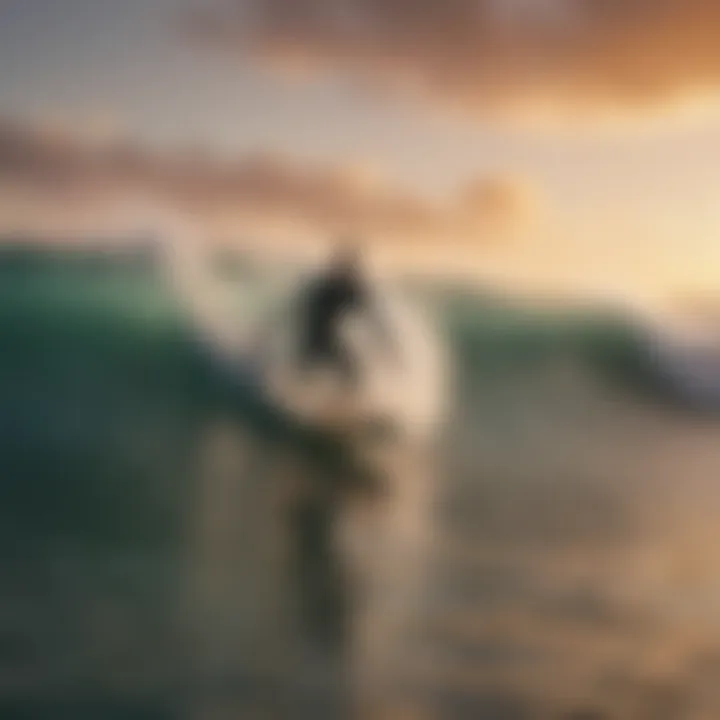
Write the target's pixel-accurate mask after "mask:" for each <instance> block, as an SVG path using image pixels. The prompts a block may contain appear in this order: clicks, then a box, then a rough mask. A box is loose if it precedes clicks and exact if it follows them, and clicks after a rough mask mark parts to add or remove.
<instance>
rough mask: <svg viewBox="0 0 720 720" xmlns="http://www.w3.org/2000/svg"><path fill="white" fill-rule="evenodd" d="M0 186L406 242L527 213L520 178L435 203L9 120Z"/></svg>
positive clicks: (2, 135)
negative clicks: (139, 201)
mask: <svg viewBox="0 0 720 720" xmlns="http://www.w3.org/2000/svg"><path fill="white" fill-rule="evenodd" d="M0 192H2V193H4V194H5V196H7V195H8V194H9V193H11V192H12V193H13V194H14V195H15V196H22V197H23V198H25V199H26V200H27V199H28V198H31V199H34V201H35V202H39V203H46V204H47V205H48V206H49V205H50V204H55V205H57V204H58V203H60V204H62V205H64V206H66V207H67V206H69V207H71V208H72V207H78V208H82V207H88V206H92V205H93V204H95V205H99V204H101V203H103V202H105V201H108V200H109V201H112V200H113V199H122V198H123V197H127V196H133V197H137V196H139V195H140V196H145V197H147V198H149V199H154V200H158V201H160V202H162V203H163V204H164V205H166V206H175V207H179V208H182V209H183V210H185V211H188V212H193V213H195V214H196V216H198V217H200V218H204V219H206V220H210V221H212V220H217V219H218V218H228V217H232V218H234V219H236V220H240V221H245V222H250V221H257V222H261V223H262V222H264V221H265V222H267V223H275V224H277V223H286V224H287V223H289V224H293V223H295V224H296V225H298V224H299V225H303V226H304V227H306V228H308V229H312V230H313V231H323V232H326V231H335V230H340V229H343V230H345V229H353V230H356V231H361V232H369V233H373V234H380V235H387V236H391V237H398V238H408V239H417V238H420V239H428V238H429V239H432V238H437V237H447V236H455V237H459V236H463V237H465V236H469V237H471V238H476V239H477V238H480V237H482V236H483V233H487V232H489V231H496V230H497V229H498V228H499V227H500V226H507V225H513V224H514V223H515V222H518V221H520V220H521V219H523V218H524V216H525V214H526V212H527V208H526V206H525V205H524V204H523V203H522V202H521V200H520V196H521V190H520V183H519V181H511V180H510V179H502V178H482V179H478V180H476V181H474V182H473V183H472V184H471V185H470V186H469V187H468V188H467V189H466V190H464V191H461V192H460V193H459V195H458V196H457V197H456V198H451V199H450V200H449V201H448V202H447V203H435V202H431V201H430V200H428V199H427V198H424V197H422V196H421V195H419V194H417V193H413V192H411V191H409V190H407V189H404V188H400V187H394V186H392V185H390V184H388V183H380V182H375V181H372V179H371V178H370V179H369V178H368V176H367V172H363V171H362V169H353V168H343V167H341V168H331V167H330V168H328V167H315V166H301V165H298V164H295V163H293V162H291V161H290V160H288V159H287V158H284V157H279V156H271V155H254V156H252V155H250V156H244V157H236V158H223V159H219V158H216V157H211V156H209V155H206V154H204V153H202V152H198V151H192V152H191V151H187V152H177V153H160V152H157V151H154V150H151V149H149V148H146V147H143V146H142V145H140V144H137V143H134V142H131V141H118V140H108V141H106V142H98V141H97V140H96V139H92V140H87V139H85V138H84V137H83V136H82V135H78V136H74V135H71V134H68V133H67V132H66V131H58V130H57V129H55V130H53V131H46V130H42V129H40V128H37V127H30V126H25V125H20V124H16V123H12V122H8V121H5V122H3V121H0Z"/></svg>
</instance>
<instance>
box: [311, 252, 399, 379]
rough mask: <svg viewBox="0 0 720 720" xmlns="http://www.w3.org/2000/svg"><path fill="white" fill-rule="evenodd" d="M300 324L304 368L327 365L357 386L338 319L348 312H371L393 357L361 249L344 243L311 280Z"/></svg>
mask: <svg viewBox="0 0 720 720" xmlns="http://www.w3.org/2000/svg"><path fill="white" fill-rule="evenodd" d="M303 302H304V306H303V312H302V313H301V318H302V324H303V326H302V327H301V328H300V364H301V367H302V368H303V369H309V368H310V367H313V366H318V365H320V366H322V365H326V366H328V367H331V368H334V369H336V370H338V371H339V373H340V375H341V377H342V378H343V380H344V382H345V383H346V384H347V385H348V386H350V387H352V388H353V389H354V388H356V387H357V385H358V382H359V379H360V371H359V367H358V363H357V360H356V358H355V357H354V355H353V353H352V351H351V349H350V348H348V347H347V346H346V344H345V343H344V342H343V340H342V337H341V331H340V327H341V322H342V320H343V319H344V318H345V317H346V316H347V315H348V314H349V313H356V312H358V313H367V314H369V315H371V316H372V319H373V321H374V322H373V325H374V327H375V329H376V330H377V332H378V335H379V338H380V341H381V344H382V346H383V348H384V349H385V350H386V351H389V353H392V354H393V357H395V351H396V349H397V348H396V345H395V342H394V338H393V337H392V334H391V333H390V330H389V328H388V327H387V325H386V323H385V321H384V318H383V317H382V314H381V312H380V311H379V308H377V306H376V304H375V302H374V298H373V297H372V291H371V289H370V287H369V286H368V283H367V281H366V278H365V277H364V275H363V272H362V268H361V256H360V250H359V248H358V247H357V245H355V244H354V243H343V244H342V245H341V246H340V247H339V248H338V250H336V252H335V254H334V256H333V258H332V259H331V261H330V267H329V268H328V270H327V271H326V272H325V273H324V274H322V275H321V276H320V277H318V278H316V279H315V280H314V281H313V282H311V283H310V285H309V287H308V288H307V290H306V294H305V297H304V300H303Z"/></svg>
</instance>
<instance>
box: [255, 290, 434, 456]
mask: <svg viewBox="0 0 720 720" xmlns="http://www.w3.org/2000/svg"><path fill="white" fill-rule="evenodd" d="M301 292H302V287H300V288H298V289H297V290H296V291H295V292H294V293H290V294H289V295H288V296H287V297H285V298H283V300H282V301H281V303H280V307H279V308H277V309H274V311H273V313H272V316H273V319H272V320H266V319H261V321H260V326H261V327H262V328H263V333H262V340H261V341H260V342H259V343H258V352H259V353H260V356H261V357H262V360H260V361H259V362H258V363H257V365H258V368H259V381H260V383H261V385H262V388H263V391H264V393H265V395H266V396H267V397H268V398H269V399H270V400H271V401H272V402H273V403H275V404H276V405H277V406H278V407H280V408H282V409H283V411H284V412H285V413H287V414H288V415H290V416H292V417H293V418H295V419H296V420H297V421H299V422H302V423H306V424H308V425H311V426H313V427H316V428H318V429H321V430H323V431H325V432H328V433H332V434H334V435H337V436H341V437H345V438H348V439H351V440H352V441H354V442H358V443H363V444H375V445H379V444H387V443H398V442H402V441H404V440H407V439H409V438H410V437H412V436H413V435H417V432H418V431H420V426H423V425H424V424H427V422H428V421H430V420H433V419H435V418H436V416H437V415H438V414H439V413H440V399H441V394H442V393H441V390H440V387H439V382H438V381H439V379H440V373H441V369H440V366H439V363H438V362H437V360H438V358H437V355H438V353H437V349H438V348H437V339H436V338H434V337H433V335H432V333H431V332H430V331H429V329H428V328H427V327H425V326H423V327H421V325H422V323H421V319H420V317H419V314H418V313H417V312H416V311H414V309H413V307H412V306H411V304H410V303H409V302H408V301H407V300H406V299H405V298H403V297H402V296H401V295H399V294H398V293H396V292H392V291H391V290H390V289H388V288H385V287H383V286H380V285H378V286H375V287H373V289H372V292H373V293H374V294H375V296H374V298H373V300H374V302H375V303H376V306H377V307H378V309H379V311H380V312H382V313H383V314H384V321H385V324H386V326H387V327H389V329H390V332H391V333H392V334H393V337H394V338H395V340H396V342H395V346H396V349H397V354H396V356H395V357H394V358H392V359H390V358H389V357H388V353H387V349H386V348H383V347H381V346H380V343H379V342H378V338H377V335H376V333H375V332H374V330H375V329H374V328H373V326H372V324H373V318H372V317H371V316H369V315H366V314H365V313H362V312H359V313H354V314H352V315H348V316H347V317H346V318H345V319H343V320H342V322H341V326H340V333H341V342H344V343H345V344H346V347H347V350H348V352H350V353H352V355H353V358H354V360H355V362H356V364H357V366H358V368H359V380H358V383H357V385H356V386H355V387H354V388H349V387H348V386H347V384H346V383H344V382H343V381H342V377H341V376H340V373H339V372H335V371H334V369H333V368H332V367H321V368H320V367H319V368H317V369H313V370H311V371H308V370H307V369H304V368H301V367H300V365H299V364H298V362H297V358H298V347H299V342H300V335H299V331H300V328H301V327H302V326H303V323H302V317H300V315H299V313H301V312H302V306H301V305H300V303H299V302H298V299H299V293H301Z"/></svg>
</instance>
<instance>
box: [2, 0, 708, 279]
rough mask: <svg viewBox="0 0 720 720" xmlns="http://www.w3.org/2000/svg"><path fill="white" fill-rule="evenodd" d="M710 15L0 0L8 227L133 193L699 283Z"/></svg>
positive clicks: (615, 5)
mask: <svg viewBox="0 0 720 720" xmlns="http://www.w3.org/2000/svg"><path fill="white" fill-rule="evenodd" d="M718 37H720V4H718V3H717V2H716V1H715V0H443V2H440V1H439V0H218V1H217V2H211V1H210V0H206V1H205V2H203V1H202V0H0V231H2V232H10V231H13V230H19V229H23V228H28V229H33V230H36V231H39V230H42V232H43V233H45V234H48V235H52V233H53V232H56V233H60V232H63V233H70V232H78V233H79V232H81V231H82V230H87V228H88V227H93V228H96V227H100V226H101V225H102V220H101V218H102V217H104V216H106V217H109V216H110V214H109V213H107V215H105V214H106V211H107V208H108V207H110V206H115V207H117V206H119V205H121V204H122V203H123V202H125V201H126V200H127V198H129V197H137V196H141V197H148V198H153V199H158V200H159V201H160V202H161V203H162V204H164V205H166V206H170V207H175V208H177V209H179V210H182V211H184V212H190V213H192V214H193V215H194V216H195V217H196V218H198V219H200V220H201V221H202V222H204V223H206V224H207V227H208V231H209V233H210V232H212V233H213V234H215V235H223V236H224V237H243V238H249V237H252V238H253V239H254V240H255V241H262V240H264V239H265V238H268V237H274V238H277V237H280V238H282V239H283V241H285V242H298V243H300V242H302V241H303V240H304V239H306V238H312V237H325V236H327V235H329V234H333V233H335V232H339V231H344V230H352V231H357V232H361V233H363V234H365V235H367V236H368V237H372V239H373V240H375V241H376V242H378V243H380V244H382V245H383V246H384V247H392V248H401V250H400V252H402V253H404V254H406V255H407V256H408V257H411V256H412V257H419V256H422V257H424V258H430V257H432V258H437V257H439V256H440V255H441V254H446V255H450V254H453V255H454V256H455V257H456V258H457V262H461V263H462V264H463V265H471V266H472V267H473V268H474V269H476V270H477V271H478V272H479V273H481V274H484V275H490V276H493V277H501V278H504V279H507V280H508V281H512V282H519V283H536V284H540V285H547V286H549V287H561V286H562V287H564V288H566V287H576V286H577V287H584V288H597V289H598V290H600V291H603V290H608V289H614V288H616V289H618V291H623V292H625V291H629V292H632V291H637V292H641V291H643V292H644V291H646V290H652V291H653V292H654V291H657V290H661V291H663V292H665V291H671V292H691V293H692V292H698V293H700V292H714V288H715V287H717V288H718V289H720V42H718V40H717V39H718ZM107 222H108V224H110V221H109V220H108V221H107ZM108 229H111V228H108ZM411 248H418V252H412V253H411V252H409V249H411Z"/></svg>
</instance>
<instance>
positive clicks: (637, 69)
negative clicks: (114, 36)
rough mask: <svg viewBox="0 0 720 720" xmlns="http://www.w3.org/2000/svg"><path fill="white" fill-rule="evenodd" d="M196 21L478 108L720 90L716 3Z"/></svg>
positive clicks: (315, 62)
mask: <svg viewBox="0 0 720 720" xmlns="http://www.w3.org/2000/svg"><path fill="white" fill-rule="evenodd" d="M192 28H193V33H194V34H195V36H196V37H197V38H200V39H205V40H207V41H209V42H211V43H214V44H215V45H216V46H219V47H226V48H229V49H232V50H233V51H238V52H240V53H242V54H244V55H250V56H253V57H255V58H258V59H259V60H261V61H266V62H268V63H271V64H274V65H279V66H282V67H285V68H289V69H294V70H297V69H302V70H303V71H306V72H307V71H309V70H310V71H314V72H317V73H324V74H328V75H336V74H338V73H341V74H343V75H348V76H350V77H353V78H356V79H360V80H362V81H370V82H371V83H373V84H374V85H376V86H379V87H384V88H392V89H393V90H395V89H397V88H402V89H405V90H407V91H409V92H411V93H414V94H415V95H417V96H419V97H424V98H427V99H430V100H432V101H434V102H436V103H440V104H442V105H443V106H444V107H446V108H451V109H460V110H462V111H465V112H470V113H473V114H476V115H484V114H487V113H494V112H498V111H503V110H505V111H507V110H509V109H512V110H516V111H519V110H523V112H531V113H532V112H533V111H537V112H548V113H552V112H562V113H571V114H573V115H578V114H582V113H588V114H590V115H592V114H596V113H599V112H603V113H605V112H615V111H620V112H626V111H636V110H640V109H650V108H654V109H659V108H667V106H668V105H675V104H678V103H679V102H680V101H681V100H690V99H697V98H699V97H704V98H707V96H709V95H711V94H714V93H716V92H717V91H718V89H720V43H718V41H717V38H718V37H720V3H717V2H716V0H444V1H443V2H438V1H437V0H341V1H338V0H226V1H225V2H224V4H223V6H221V7H220V8H216V9H215V10H210V11H208V10H204V11H198V13H197V14H196V16H195V17H194V18H193V24H192Z"/></svg>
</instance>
